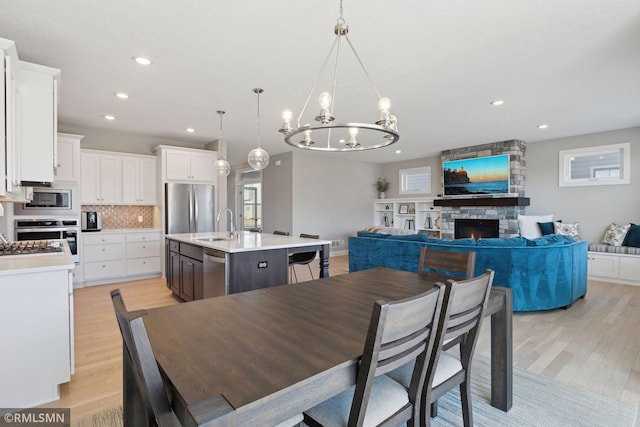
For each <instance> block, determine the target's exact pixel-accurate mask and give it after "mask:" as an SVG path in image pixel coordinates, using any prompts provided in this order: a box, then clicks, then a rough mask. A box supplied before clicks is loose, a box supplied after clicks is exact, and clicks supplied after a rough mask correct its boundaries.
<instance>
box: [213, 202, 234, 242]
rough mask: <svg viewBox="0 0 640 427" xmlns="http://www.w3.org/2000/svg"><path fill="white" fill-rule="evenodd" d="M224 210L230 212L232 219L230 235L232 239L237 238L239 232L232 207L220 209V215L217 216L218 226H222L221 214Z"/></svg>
mask: <svg viewBox="0 0 640 427" xmlns="http://www.w3.org/2000/svg"><path fill="white" fill-rule="evenodd" d="M223 211H228V212H229V219H230V220H231V231H229V237H231V238H232V239H235V238H236V237H238V233H237V232H236V229H235V227H234V226H233V211H232V210H231V209H229V208H227V209H220V210H219V211H218V216H216V222H217V223H218V228H220V215H221V214H222V212H223Z"/></svg>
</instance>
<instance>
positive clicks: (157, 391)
mask: <svg viewBox="0 0 640 427" xmlns="http://www.w3.org/2000/svg"><path fill="white" fill-rule="evenodd" d="M111 302H112V303H113V308H114V310H115V313H116V319H117V320H118V326H119V327H120V333H121V335H122V342H123V346H124V350H125V351H124V352H123V353H124V354H126V357H127V358H128V360H129V364H130V366H131V369H132V372H133V376H134V377H135V379H136V384H137V386H138V390H139V391H140V395H141V397H142V400H143V402H144V406H145V409H146V411H147V417H148V424H149V425H157V426H158V427H181V426H182V424H181V423H180V421H179V420H178V418H177V417H176V415H175V413H174V412H173V409H171V405H170V404H169V399H168V398H167V395H166V393H165V390H164V385H163V383H162V377H161V376H160V369H159V368H158V364H157V363H156V359H155V357H154V355H153V349H152V348H151V343H150V342H149V336H148V335H147V331H146V329H145V327H144V321H143V320H142V316H143V315H144V314H145V313H146V312H145V311H144V310H137V311H128V310H127V308H126V306H125V304H124V300H123V299H122V294H121V293H120V289H115V290H113V291H111ZM199 407H201V408H202V409H197V410H196V409H194V408H193V407H191V406H189V407H187V412H188V415H189V417H191V418H192V419H193V420H194V421H195V420H197V422H199V423H206V422H208V421H210V420H209V419H208V418H207V417H208V416H210V414H207V413H206V408H205V407H204V406H203V405H199ZM302 419H303V417H302V414H298V415H296V416H294V417H292V418H290V419H288V420H286V421H284V422H282V423H280V424H278V426H277V427H292V426H297V425H299V424H300V423H301V422H302ZM142 425H147V423H142Z"/></svg>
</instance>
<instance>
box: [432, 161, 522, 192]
mask: <svg viewBox="0 0 640 427" xmlns="http://www.w3.org/2000/svg"><path fill="white" fill-rule="evenodd" d="M442 173H443V174H444V191H443V193H442V194H443V195H444V196H449V197H452V196H456V197H461V196H482V195H487V194H509V175H510V174H509V155H508V154H503V155H499V156H488V157H474V158H472V159H461V160H447V161H444V162H442Z"/></svg>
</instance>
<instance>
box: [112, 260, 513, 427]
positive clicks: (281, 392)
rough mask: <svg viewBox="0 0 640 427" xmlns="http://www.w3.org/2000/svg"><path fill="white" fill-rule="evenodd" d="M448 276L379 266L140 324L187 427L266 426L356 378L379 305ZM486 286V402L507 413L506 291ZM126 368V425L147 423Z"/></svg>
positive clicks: (166, 310) (178, 310)
mask: <svg viewBox="0 0 640 427" xmlns="http://www.w3.org/2000/svg"><path fill="white" fill-rule="evenodd" d="M447 278H448V277H447V276H443V275H440V274H434V273H427V274H417V273H411V272H406V271H400V270H393V269H388V268H384V267H379V268H373V269H370V270H363V271H358V272H354V273H348V274H343V275H337V276H332V277H325V278H322V279H317V280H312V281H308V282H303V283H297V284H285V285H281V286H275V287H269V288H264V289H258V290H253V291H248V292H242V293H238V294H233V295H228V296H222V297H216V298H208V299H203V300H199V301H192V302H188V303H182V304H178V305H172V306H167V307H160V308H154V309H150V310H146V313H145V314H144V315H143V321H144V325H145V328H146V330H147V334H148V336H149V341H150V343H151V347H152V349H153V353H154V356H155V358H156V362H157V364H158V366H159V368H160V372H161V375H162V378H163V382H164V385H165V389H166V391H167V394H168V396H169V400H170V403H171V406H172V408H173V411H174V412H175V414H176V416H177V418H178V419H179V420H180V422H181V423H182V424H183V425H185V426H196V425H208V426H270V425H276V424H278V423H279V422H282V421H284V420H286V419H288V418H290V417H292V416H294V415H296V414H299V413H300V412H303V411H305V410H306V409H309V408H311V407H313V406H314V405H316V404H318V403H320V402H323V401H324V400H326V399H328V398H330V397H331V396H333V395H335V394H337V393H339V392H341V391H343V390H345V389H347V388H348V387H350V386H352V385H354V384H355V381H356V373H357V367H358V363H359V359H360V357H361V356H362V350H363V347H364V342H365V338H366V334H367V329H368V325H369V321H370V318H371V312H372V309H373V304H374V302H375V301H395V300H400V299H403V298H408V297H411V296H414V295H417V294H419V293H421V292H425V291H426V290H428V289H430V288H431V287H433V286H434V284H435V283H436V282H442V281H444V280H446V279H447ZM490 292H491V294H490V296H489V300H488V303H487V308H486V311H485V313H486V316H490V318H491V363H490V366H491V404H492V405H493V406H495V407H497V408H499V409H501V410H503V411H508V410H509V409H510V408H511V404H512V351H513V349H512V302H511V301H512V295H511V290H510V289H507V288H499V287H493V288H492V289H491V291H490ZM123 371H124V385H123V388H124V422H125V425H126V426H141V425H146V424H147V421H148V419H149V413H148V412H147V409H146V408H145V406H144V404H143V400H142V398H141V394H140V390H138V388H137V385H136V381H135V378H134V373H133V371H132V368H131V366H130V364H129V361H128V357H123ZM187 408H189V410H187Z"/></svg>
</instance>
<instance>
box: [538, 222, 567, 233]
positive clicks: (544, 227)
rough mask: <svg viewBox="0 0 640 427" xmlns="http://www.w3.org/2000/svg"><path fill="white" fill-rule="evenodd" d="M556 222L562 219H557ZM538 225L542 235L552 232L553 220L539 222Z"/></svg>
mask: <svg viewBox="0 0 640 427" xmlns="http://www.w3.org/2000/svg"><path fill="white" fill-rule="evenodd" d="M556 222H562V220H561V219H559V220H557V221H556ZM538 227H539V228H540V232H541V233H542V235H543V236H546V235H548V234H553V222H539V223H538Z"/></svg>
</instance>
